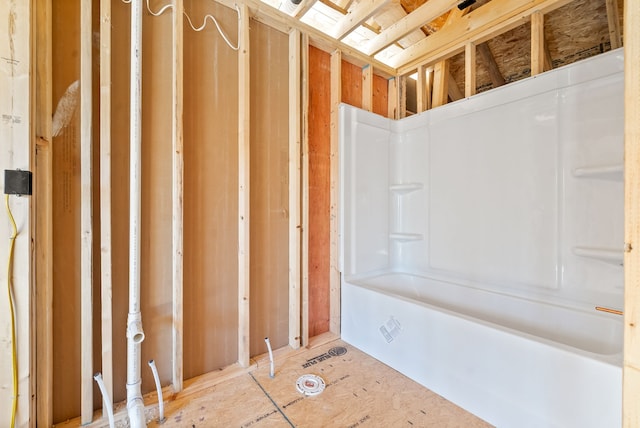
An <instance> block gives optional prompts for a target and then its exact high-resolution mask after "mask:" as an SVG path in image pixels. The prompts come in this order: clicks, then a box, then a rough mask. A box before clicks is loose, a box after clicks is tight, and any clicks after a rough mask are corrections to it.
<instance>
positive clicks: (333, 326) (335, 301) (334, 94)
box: [329, 50, 342, 335]
mask: <svg viewBox="0 0 640 428" xmlns="http://www.w3.org/2000/svg"><path fill="white" fill-rule="evenodd" d="M341 99H342V53H341V52H340V51H339V50H337V51H335V52H333V54H331V184H330V189H331V190H330V192H331V193H330V206H331V208H330V238H329V239H330V250H329V253H330V254H329V266H330V267H329V301H330V304H329V331H330V332H331V333H333V334H336V335H339V334H340V271H339V269H338V212H339V210H338V186H339V183H340V177H339V171H338V116H339V111H338V108H339V106H340V102H341Z"/></svg>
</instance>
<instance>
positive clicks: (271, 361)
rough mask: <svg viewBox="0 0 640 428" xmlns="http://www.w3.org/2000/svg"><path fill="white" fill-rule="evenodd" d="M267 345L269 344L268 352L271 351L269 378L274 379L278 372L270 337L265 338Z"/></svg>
mask: <svg viewBox="0 0 640 428" xmlns="http://www.w3.org/2000/svg"><path fill="white" fill-rule="evenodd" d="M264 341H265V343H266V344H267V351H269V377H270V378H272V379H273V378H274V377H275V376H276V371H275V367H274V362H273V351H272V350H271V342H270V341H269V338H268V337H265V338H264Z"/></svg>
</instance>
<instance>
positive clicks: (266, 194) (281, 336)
mask: <svg viewBox="0 0 640 428" xmlns="http://www.w3.org/2000/svg"><path fill="white" fill-rule="evenodd" d="M288 49H289V36H288V35H287V34H284V33H281V32H279V31H277V30H274V29H273V28H271V27H269V26H267V25H264V24H261V23H259V22H256V21H253V22H252V23H251V52H252V54H251V75H252V79H251V319H250V323H251V334H250V350H251V355H257V354H262V353H264V352H267V348H266V344H265V341H264V338H265V337H267V336H268V337H269V340H270V342H271V346H272V347H273V348H274V349H276V348H281V347H283V346H286V345H287V344H288V342H289V260H288V258H287V254H288V249H289V173H288V168H289V139H288V138H289V120H288V114H289V105H288V102H289V96H288V95H289V56H288ZM253 76H259V78H253Z"/></svg>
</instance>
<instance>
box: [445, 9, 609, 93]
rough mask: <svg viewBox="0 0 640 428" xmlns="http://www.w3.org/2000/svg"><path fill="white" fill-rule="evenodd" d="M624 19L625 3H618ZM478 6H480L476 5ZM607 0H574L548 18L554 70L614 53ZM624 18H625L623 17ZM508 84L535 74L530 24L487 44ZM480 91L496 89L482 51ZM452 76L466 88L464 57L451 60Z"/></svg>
mask: <svg viewBox="0 0 640 428" xmlns="http://www.w3.org/2000/svg"><path fill="white" fill-rule="evenodd" d="M618 5H619V9H620V14H619V15H620V17H622V1H621V0H620V1H618ZM474 7H476V6H474ZM606 14H607V10H606V5H605V0H574V1H573V2H571V3H568V4H567V5H565V6H563V7H560V8H558V9H556V10H554V11H552V12H549V13H548V14H545V16H544V34H545V36H544V37H545V43H546V46H547V48H548V52H549V55H550V56H551V61H552V64H553V67H554V68H557V67H560V66H563V65H567V64H571V63H573V62H575V61H578V60H581V59H585V58H589V57H591V56H594V55H598V54H600V53H603V52H607V51H609V50H611V43H610V41H609V27H608V25H607V19H606ZM620 19H622V18H620ZM486 44H487V46H488V47H489V50H490V52H491V54H492V56H493V58H494V59H495V62H496V65H497V66H498V69H499V70H500V73H501V74H502V76H503V78H504V80H505V82H506V83H511V82H515V81H517V80H520V79H523V78H526V77H529V76H530V75H531V24H530V23H529V22H527V23H525V24H523V25H521V26H519V27H516V28H514V29H512V30H510V31H507V32H505V33H503V34H501V35H499V36H497V37H495V38H493V39H491V40H488V41H487V42H486ZM476 63H477V70H476V90H477V92H482V91H486V90H489V89H492V88H493V87H494V85H493V84H492V81H491V78H490V75H489V70H488V68H487V62H486V60H485V59H484V58H483V56H482V55H481V54H480V52H478V57H477V60H476ZM450 70H451V75H452V76H453V77H454V79H455V81H456V82H457V83H458V87H460V88H464V54H459V55H456V56H454V57H453V58H451V60H450Z"/></svg>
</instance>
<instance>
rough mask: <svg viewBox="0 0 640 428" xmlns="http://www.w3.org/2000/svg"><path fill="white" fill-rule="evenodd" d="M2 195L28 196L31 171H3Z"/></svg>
mask: <svg viewBox="0 0 640 428" xmlns="http://www.w3.org/2000/svg"><path fill="white" fill-rule="evenodd" d="M4 193H5V194H6V195H30V194H31V171H21V170H19V169H15V170H14V169H5V170H4Z"/></svg>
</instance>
